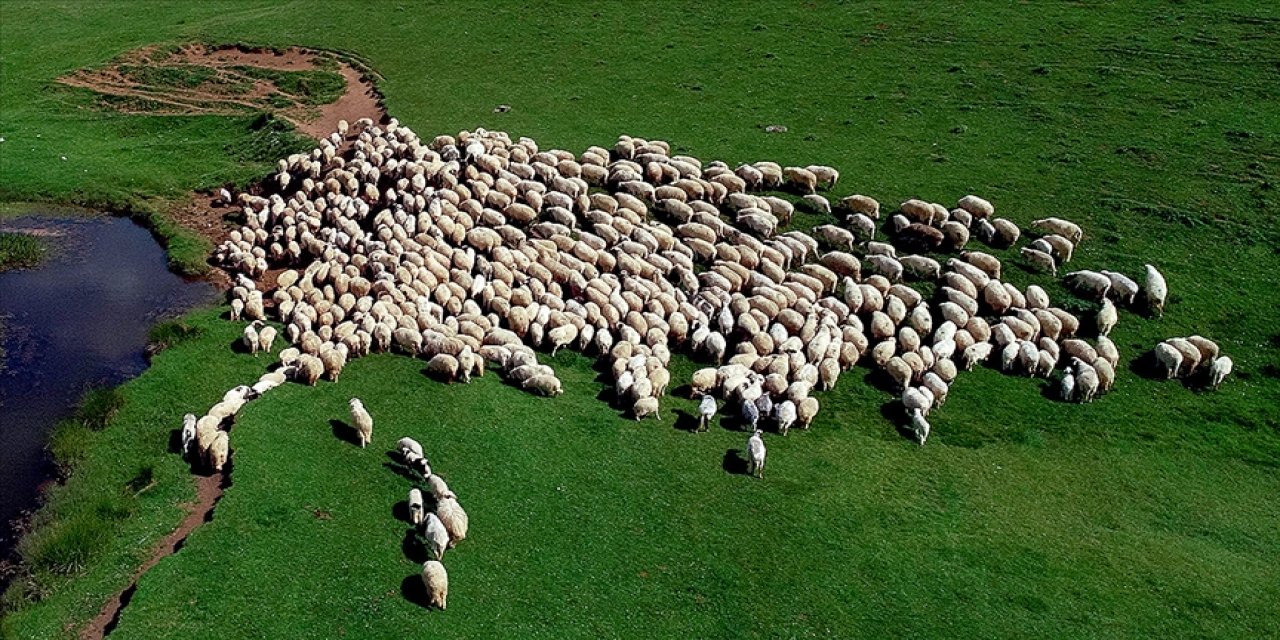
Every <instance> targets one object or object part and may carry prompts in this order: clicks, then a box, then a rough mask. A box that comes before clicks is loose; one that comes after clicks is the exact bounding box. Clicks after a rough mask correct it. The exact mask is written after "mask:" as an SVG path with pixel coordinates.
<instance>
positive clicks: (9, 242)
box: [0, 231, 48, 272]
mask: <svg viewBox="0 0 1280 640" xmlns="http://www.w3.org/2000/svg"><path fill="white" fill-rule="evenodd" d="M47 253H48V246H47V245H46V243H45V241H44V240H42V239H40V238H37V237H36V236H33V235H29V234H26V233H13V232H10V231H0V272H3V271H8V270H10V269H30V268H31V267H34V266H36V265H38V264H40V261H41V260H44V257H45V255H46V254H47Z"/></svg>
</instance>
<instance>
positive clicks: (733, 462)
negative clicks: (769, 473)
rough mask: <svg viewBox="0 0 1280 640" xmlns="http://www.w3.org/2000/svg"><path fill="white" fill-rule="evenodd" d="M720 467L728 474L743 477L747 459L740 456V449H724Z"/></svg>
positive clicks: (745, 472) (745, 473)
mask: <svg viewBox="0 0 1280 640" xmlns="http://www.w3.org/2000/svg"><path fill="white" fill-rule="evenodd" d="M720 466H721V467H723V468H724V470H725V471H726V472H728V473H731V474H734V475H739V476H745V475H747V459H746V458H745V457H744V456H743V455H742V450H741V449H725V451H724V460H723V461H722V462H721V463H720Z"/></svg>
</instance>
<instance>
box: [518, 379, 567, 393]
mask: <svg viewBox="0 0 1280 640" xmlns="http://www.w3.org/2000/svg"><path fill="white" fill-rule="evenodd" d="M524 388H525V389H529V390H531V391H533V392H534V393H537V394H539V395H543V396H553V397H554V396H558V395H560V394H561V393H564V387H563V385H561V383H560V379H559V378H557V377H555V376H551V375H539V376H534V377H532V378H530V379H529V380H527V381H525V383H524Z"/></svg>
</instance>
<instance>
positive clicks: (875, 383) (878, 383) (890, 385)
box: [862, 367, 901, 396]
mask: <svg viewBox="0 0 1280 640" xmlns="http://www.w3.org/2000/svg"><path fill="white" fill-rule="evenodd" d="M862 382H863V384H866V385H869V386H870V387H872V388H874V389H879V390H880V391H883V392H885V393H888V394H890V395H895V396H896V395H898V394H899V393H901V390H899V389H898V384H897V383H896V382H894V381H893V377H892V376H890V375H889V373H888V372H886V371H885V370H884V369H883V368H881V367H876V368H874V369H871V370H869V371H867V374H866V375H865V376H863V377H862Z"/></svg>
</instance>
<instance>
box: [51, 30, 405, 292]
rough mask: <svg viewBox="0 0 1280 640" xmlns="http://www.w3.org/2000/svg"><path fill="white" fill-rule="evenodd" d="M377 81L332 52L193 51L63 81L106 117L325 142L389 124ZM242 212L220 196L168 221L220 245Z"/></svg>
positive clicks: (143, 52) (158, 53) (217, 277)
mask: <svg viewBox="0 0 1280 640" xmlns="http://www.w3.org/2000/svg"><path fill="white" fill-rule="evenodd" d="M376 79H377V75H376V73H375V72H374V71H373V70H372V69H370V68H369V67H367V66H366V65H364V64H362V63H360V62H359V61H357V60H355V59H354V58H353V57H351V56H347V55H344V54H340V53H335V52H330V51H318V50H314V49H305V48H302V47H288V48H283V49H267V48H250V47H244V46H228V47H209V46H205V45H201V44H188V45H181V46H150V47H143V48H141V49H136V50H134V51H131V52H128V53H125V54H123V55H121V56H119V57H117V58H115V59H114V60H111V61H110V62H108V63H106V64H104V65H102V66H100V67H96V68H92V69H81V70H79V71H76V72H74V73H71V74H69V75H67V76H64V77H62V78H59V80H58V81H59V82H61V83H62V84H65V85H68V86H73V87H81V88H85V89H89V90H91V91H93V92H95V93H97V94H98V95H99V101H98V104H99V106H100V107H102V108H104V109H110V110H114V111H120V112H123V113H135V114H146V115H198V114H205V115H245V114H251V113H271V114H274V115H275V116H277V117H280V118H283V119H285V120H287V121H288V122H289V123H291V124H292V125H294V126H295V127H296V128H297V129H298V130H299V131H300V132H302V133H305V134H306V135H308V136H311V137H313V138H321V137H324V136H327V135H329V134H330V133H333V132H334V131H336V130H337V128H338V121H339V120H346V121H347V122H352V123H354V122H355V121H356V120H359V119H360V118H370V119H372V120H373V121H374V122H384V121H385V120H386V118H387V116H386V110H385V108H384V106H383V99H382V95H381V94H380V93H378V90H377V87H376V86H375V84H374V82H375V81H376ZM236 211H237V209H236V208H235V207H234V206H232V205H229V204H228V203H225V202H222V199H221V198H220V197H219V195H218V194H217V193H203V192H197V193H192V194H191V195H190V197H189V198H187V199H186V200H184V201H181V202H179V203H177V204H175V205H174V206H172V207H170V209H169V212H168V213H169V215H170V216H171V217H172V218H173V219H174V220H175V221H176V222H178V224H180V225H182V226H183V227H185V228H187V229H189V230H191V231H194V232H195V233H197V234H199V235H201V236H203V237H205V238H208V239H209V240H210V241H212V242H213V243H214V244H219V243H221V242H223V241H224V240H226V239H227V237H228V235H229V234H230V232H231V230H232V229H234V228H235V227H236V225H235V223H234V221H232V220H229V219H228V214H232V213H235V212H236ZM210 279H211V280H212V281H213V282H214V283H215V284H218V285H219V286H223V287H226V286H229V283H230V279H229V278H228V277H227V276H226V274H225V273H223V272H221V271H220V270H214V272H213V275H212V276H211V278H210Z"/></svg>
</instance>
